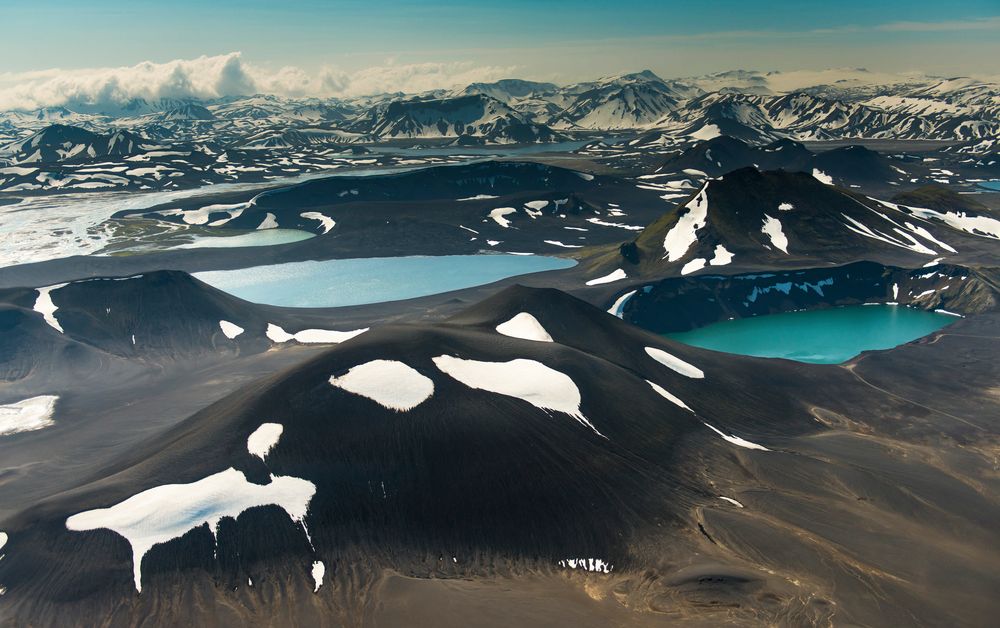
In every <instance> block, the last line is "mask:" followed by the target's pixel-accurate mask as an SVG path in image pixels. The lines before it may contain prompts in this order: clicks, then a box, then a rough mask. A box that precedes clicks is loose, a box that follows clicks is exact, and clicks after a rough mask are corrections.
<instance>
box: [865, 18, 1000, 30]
mask: <svg viewBox="0 0 1000 628" xmlns="http://www.w3.org/2000/svg"><path fill="white" fill-rule="evenodd" d="M875 28H876V30H880V31H895V32H914V33H927V32H935V31H937V32H945V31H996V30H997V29H1000V16H993V17H980V18H972V19H969V20H945V21H943V22H891V23H889V24H881V25H879V26H876V27H875Z"/></svg>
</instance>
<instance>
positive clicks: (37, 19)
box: [0, 0, 1000, 80]
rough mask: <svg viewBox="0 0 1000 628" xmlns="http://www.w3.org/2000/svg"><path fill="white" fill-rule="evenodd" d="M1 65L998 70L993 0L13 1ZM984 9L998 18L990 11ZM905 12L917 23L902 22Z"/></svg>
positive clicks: (569, 76) (561, 72)
mask: <svg viewBox="0 0 1000 628" xmlns="http://www.w3.org/2000/svg"><path fill="white" fill-rule="evenodd" d="M4 5H5V6H4V7H3V9H2V14H3V21H4V28H3V30H4V36H3V38H2V39H0V59H3V61H2V62H0V72H3V71H6V72H23V71H26V70H39V69H46V68H55V67H58V68H80V67H108V66H122V65H132V64H135V63H139V62H141V61H147V60H149V61H155V62H164V61H168V60H171V59H190V58H194V57H198V56H201V55H216V54H224V53H229V52H233V51H241V52H242V54H243V59H245V60H247V61H249V62H252V63H255V64H258V65H261V66H272V67H280V66H284V65H295V66H298V67H300V68H303V69H306V70H314V69H316V68H320V67H323V66H330V65H332V66H336V67H338V68H342V69H345V70H355V69H358V68H362V67H366V66H371V65H377V64H382V63H385V62H386V61H387V60H388V61H392V62H396V63H421V62H459V61H462V62H470V63H476V64H491V65H500V66H503V67H516V68H517V69H518V74H519V75H523V76H530V77H535V78H551V79H556V80H578V79H582V78H588V77H592V76H594V75H595V74H601V73H611V72H617V71H622V70H637V69H641V68H645V67H649V68H651V69H653V70H654V71H657V72H658V73H661V74H663V75H666V76H671V75H674V76H678V75H689V74H694V73H703V72H708V71H714V70H722V69H730V68H736V67H743V68H755V69H767V70H769V69H801V68H806V69H820V68H824V67H846V66H865V67H870V68H874V69H880V70H890V71H899V70H928V71H934V72H940V73H946V74H958V73H975V72H989V73H997V72H998V70H996V68H995V65H996V63H995V59H997V58H1000V17H998V16H1000V2H998V0H972V1H967V0H958V1H952V2H940V1H927V0H910V1H907V2H896V1H883V0H864V1H862V0H839V1H836V0H835V1H832V2H825V1H823V2H820V1H814V0H797V1H786V0H780V1H772V2H750V1H748V0H740V1H737V0H700V1H695V0H689V1H684V2H677V1H672V0H660V1H652V0H617V1H612V2H608V1H597V0H576V1H572V2H570V1H565V0H490V1H488V2H483V1H460V0H452V1H445V2H443V1H440V0H425V1H417V0H382V1H379V0H367V1H355V0H339V1H327V2H323V1H320V0H299V1H290V2H280V1H278V0H269V1H267V2H265V1H262V0H239V1H236V0H211V1H208V0H200V1H195V0H172V1H164V0H128V1H126V0H85V1H81V0H36V1H34V2H10V1H9V0H8V1H7V2H4ZM990 18H993V20H992V21H990ZM907 23H909V24H907Z"/></svg>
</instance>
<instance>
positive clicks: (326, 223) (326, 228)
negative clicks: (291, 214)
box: [299, 212, 337, 235]
mask: <svg viewBox="0 0 1000 628" xmlns="http://www.w3.org/2000/svg"><path fill="white" fill-rule="evenodd" d="M299 216H302V217H303V218H305V219H307V220H318V221H319V222H320V225H321V226H322V227H323V234H324V235H325V234H327V233H330V229H333V228H334V227H335V226H337V221H335V220H334V219H333V218H330V217H329V216H326V215H324V214H321V213H319V212H302V213H301V214H299Z"/></svg>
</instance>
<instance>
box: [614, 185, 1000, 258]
mask: <svg viewBox="0 0 1000 628" xmlns="http://www.w3.org/2000/svg"><path fill="white" fill-rule="evenodd" d="M998 240H1000V221H998V220H997V219H995V218H993V217H992V216H991V215H988V214H986V213H974V212H970V211H967V210H965V209H964V208H948V209H944V210H935V209H931V208H920V207H918V206H907V205H898V204H894V203H889V202H884V201H880V200H876V199H874V198H870V197H867V196H862V195H860V194H856V193H854V192H851V191H848V190H845V189H842V188H839V187H837V186H834V185H828V184H825V183H823V182H821V181H819V180H817V178H815V177H813V176H811V175H809V174H806V173H789V172H782V171H773V172H760V171H758V170H755V169H753V168H744V169H741V170H737V171H735V172H730V173H728V174H726V175H725V176H723V177H720V178H719V179H714V180H710V181H708V182H706V183H705V184H704V185H703V186H702V188H701V189H700V190H699V191H698V192H697V193H696V194H695V195H694V196H693V197H692V198H691V199H689V200H688V201H687V202H685V203H682V204H681V205H680V206H678V208H677V209H675V210H673V211H670V212H668V213H666V214H664V215H663V216H662V217H661V218H660V219H659V220H657V221H656V222H654V223H653V224H651V225H649V226H648V227H647V228H646V229H645V230H644V231H643V232H642V233H641V234H639V237H638V238H637V239H636V240H635V243H634V244H633V245H629V246H627V247H624V248H623V249H622V255H621V256H619V257H618V259H613V260H612V259H605V260H604V264H605V266H606V267H609V268H614V267H615V266H620V267H622V268H623V269H625V270H626V272H627V273H628V275H629V276H651V275H652V276H664V275H665V274H669V275H675V276H676V275H678V274H682V275H687V274H692V273H701V274H709V273H719V272H721V273H724V274H732V273H733V272H734V270H736V269H741V270H757V269H764V270H771V269H776V268H777V269H783V268H815V267H818V266H822V265H826V264H845V263H850V262H854V261H860V260H869V261H876V262H879V263H882V264H887V265H897V266H903V267H908V268H917V267H921V266H924V265H927V264H929V263H930V262H931V261H932V260H935V259H948V260H951V261H955V262H958V263H972V264H981V263H982V264H992V261H991V260H992V259H993V257H992V255H993V253H992V252H993V251H995V250H996V244H997V241H998Z"/></svg>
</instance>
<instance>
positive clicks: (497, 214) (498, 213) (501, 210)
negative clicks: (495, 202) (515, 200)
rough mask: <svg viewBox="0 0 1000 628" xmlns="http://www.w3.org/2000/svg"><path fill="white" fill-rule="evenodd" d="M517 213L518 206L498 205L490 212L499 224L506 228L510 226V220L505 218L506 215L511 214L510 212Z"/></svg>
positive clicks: (491, 216)
mask: <svg viewBox="0 0 1000 628" xmlns="http://www.w3.org/2000/svg"><path fill="white" fill-rule="evenodd" d="M514 213H517V208H514V207H497V208H496V209H494V210H493V211H491V212H490V214H489V216H490V218H492V219H493V220H495V221H496V223H497V224H498V225H500V226H501V227H503V228H504V229H506V228H507V227H509V226H510V221H509V220H507V219H506V218H504V216H509V215H510V214H514Z"/></svg>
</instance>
